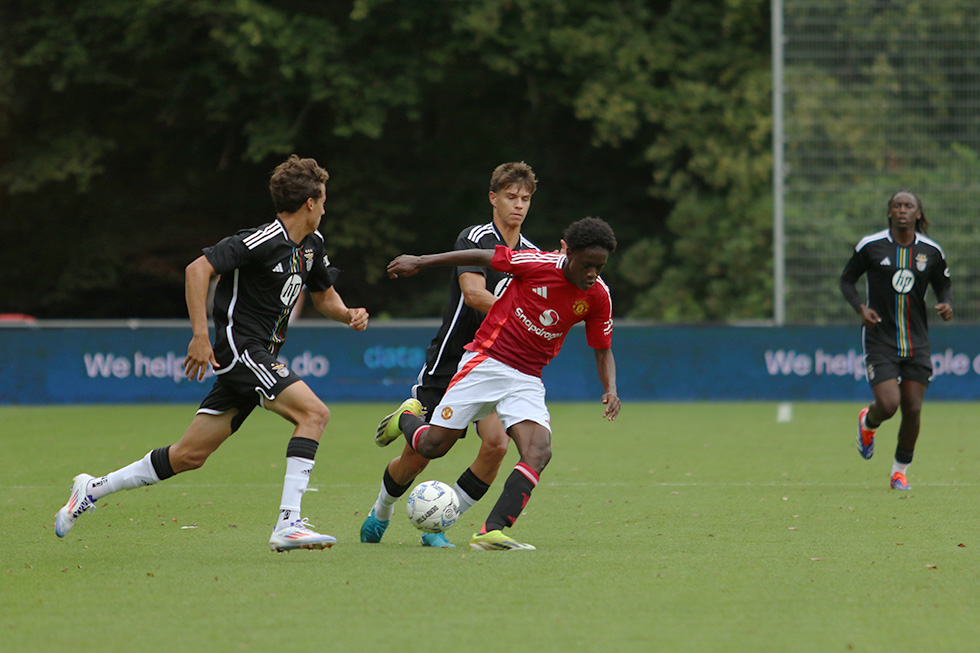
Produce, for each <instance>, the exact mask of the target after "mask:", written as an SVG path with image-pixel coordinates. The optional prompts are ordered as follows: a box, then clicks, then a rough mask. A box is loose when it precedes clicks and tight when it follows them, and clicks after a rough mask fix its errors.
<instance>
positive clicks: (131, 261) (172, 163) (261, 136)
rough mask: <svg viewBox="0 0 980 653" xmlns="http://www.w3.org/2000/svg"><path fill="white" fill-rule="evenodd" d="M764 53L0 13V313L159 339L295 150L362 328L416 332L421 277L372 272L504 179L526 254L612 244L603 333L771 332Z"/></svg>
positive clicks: (440, 30) (445, 24)
mask: <svg viewBox="0 0 980 653" xmlns="http://www.w3.org/2000/svg"><path fill="white" fill-rule="evenodd" d="M769 29H770V27H769V2H768V1H767V0H688V1H687V2H683V3H681V2H649V0H618V1H616V2H609V1H608V0H469V1H467V2H459V1H458V0H430V1H429V2H425V3H416V2H397V1H394V0H353V1H336V2H335V1H333V0H331V1H330V2H308V1H303V0H240V1H237V2H228V1H227V0H76V1H75V2H72V3H65V2H62V1H61V0H33V1H31V2H26V1H18V0H8V1H7V2H4V3H3V4H2V5H0V218H2V219H0V242H2V243H3V245H2V249H3V261H4V265H3V266H2V268H0V276H2V283H0V313H2V312H18V313H28V314H32V315H36V316H38V317H43V318H128V317H141V318H164V317H177V318H179V317H182V316H184V315H185V314H186V311H185V308H184V300H183V268H184V266H185V265H186V264H187V263H188V262H190V261H191V260H193V258H195V257H196V256H197V255H198V254H199V252H200V249H201V248H202V247H204V246H207V245H210V244H213V243H214V242H216V241H217V240H218V239H220V238H221V237H223V236H225V235H227V234H229V233H232V232H233V231H235V230H236V229H238V228H243V227H248V226H256V225H258V224H261V223H263V222H267V221H268V220H270V219H271V218H272V217H273V207H272V203H271V200H270V199H269V196H268V176H269V173H270V172H271V170H272V168H273V167H275V165H276V164H277V163H279V162H280V161H282V160H283V159H284V158H285V157H286V156H288V155H289V154H291V153H294V152H295V153H297V154H300V155H301V156H311V157H314V158H316V159H317V160H318V161H319V162H320V163H321V165H323V166H324V167H325V168H327V170H328V171H329V172H330V175H331V179H330V181H329V182H328V200H327V205H326V211H327V212H326V215H325V216H324V219H323V223H322V225H321V232H322V233H323V234H324V236H325V238H326V241H327V246H328V252H329V253H330V256H331V259H332V262H333V263H334V264H335V265H337V266H338V267H339V268H341V269H342V270H343V274H342V275H341V277H340V278H339V280H338V282H337V284H338V288H339V289H340V290H341V292H342V294H343V295H344V297H345V298H346V299H347V300H348V301H349V302H350V303H352V304H355V305H364V306H366V307H367V308H368V310H370V311H371V313H372V315H373V316H375V317H384V316H389V317H423V316H436V315H438V314H440V312H441V307H442V302H443V301H444V297H445V286H446V283H447V282H448V274H447V273H446V272H445V271H442V272H427V273H425V274H424V275H423V276H422V278H423V279H428V282H425V281H422V282H419V281H415V282H412V285H411V286H410V289H409V290H406V287H405V286H404V285H398V284H394V283H391V282H388V281H387V279H386V278H385V275H384V269H385V264H386V262H387V261H388V260H389V259H390V258H392V257H393V256H394V255H396V254H398V253H400V252H412V253H425V252H434V251H441V250H444V249H447V248H449V247H451V246H452V243H453V242H454V240H455V238H456V235H457V234H458V233H459V231H460V230H461V229H462V228H463V227H464V226H466V225H469V224H473V223H477V222H483V221H486V220H489V218H490V206H489V204H488V202H487V197H486V193H487V190H488V182H489V177H490V172H491V171H492V169H493V168H494V167H495V166H496V165H497V164H499V163H502V162H504V161H512V160H523V161H527V162H528V163H530V164H531V165H532V167H533V168H534V169H535V171H536V173H537V175H538V178H539V190H538V192H537V193H536V194H535V196H534V199H533V202H532V207H531V210H530V213H529V217H528V220H527V222H526V225H525V230H524V231H525V234H526V235H527V236H528V237H529V238H530V239H531V240H532V241H534V242H535V243H536V244H538V245H539V246H540V247H542V248H546V249H550V248H555V247H557V246H558V240H559V238H560V237H561V233H562V230H563V229H564V227H565V226H567V225H568V224H569V223H570V222H572V221H573V220H576V219H578V218H581V217H585V216H587V215H596V216H599V217H602V218H604V219H605V220H607V221H608V222H609V223H610V224H611V225H612V226H613V228H614V229H615V231H616V233H617V236H618V239H619V243H620V248H619V250H618V251H617V253H616V254H614V255H613V257H612V258H611V262H610V264H609V266H608V267H607V270H606V272H605V273H604V276H605V277H606V279H607V281H608V282H609V284H610V286H611V287H612V289H613V295H614V302H615V304H614V308H615V313H616V315H617V316H619V317H630V318H640V319H652V320H659V321H667V322H695V321H725V320H735V319H765V318H768V317H770V316H771V312H772V282H771V275H772V266H771V259H772V255H771V247H772V245H771V231H770V229H771V219H772V218H771V216H772V210H771V166H772V157H771V128H772V124H771V112H770V102H771V100H770V92H771V83H770V44H769Z"/></svg>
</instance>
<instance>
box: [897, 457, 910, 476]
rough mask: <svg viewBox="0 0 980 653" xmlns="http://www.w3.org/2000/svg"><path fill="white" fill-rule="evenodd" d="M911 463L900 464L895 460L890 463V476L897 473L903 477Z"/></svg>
mask: <svg viewBox="0 0 980 653" xmlns="http://www.w3.org/2000/svg"><path fill="white" fill-rule="evenodd" d="M911 464H912V463H900V462H898V461H897V460H896V461H893V462H892V474H894V473H895V472H898V473H899V474H901V475H903V476H905V475H906V473H905V472H906V471H908V468H909V465H911Z"/></svg>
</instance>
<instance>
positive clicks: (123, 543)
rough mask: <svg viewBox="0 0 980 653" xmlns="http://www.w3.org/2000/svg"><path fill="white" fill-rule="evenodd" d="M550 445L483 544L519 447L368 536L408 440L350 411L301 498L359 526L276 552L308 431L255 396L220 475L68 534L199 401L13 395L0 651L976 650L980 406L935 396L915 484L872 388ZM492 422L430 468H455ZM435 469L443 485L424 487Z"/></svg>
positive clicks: (358, 409)
mask: <svg viewBox="0 0 980 653" xmlns="http://www.w3.org/2000/svg"><path fill="white" fill-rule="evenodd" d="M551 408H552V412H553V426H554V441H553V445H554V457H553V459H552V462H551V465H550V466H549V468H548V469H547V470H546V471H545V473H544V474H543V476H542V480H541V484H540V485H539V486H538V488H537V490H536V491H535V493H534V497H533V499H532V500H531V502H530V504H529V505H528V507H527V509H526V510H525V512H524V514H523V515H522V517H521V519H520V520H519V521H518V523H517V525H516V527H515V529H514V530H513V533H514V535H515V536H516V537H518V538H519V539H523V540H525V541H528V542H530V543H532V544H534V545H536V546H537V547H538V550H537V551H534V552H527V553H524V552H521V553H497V552H482V551H481V552H477V551H471V550H470V549H469V548H468V547H465V544H466V541H467V540H468V537H469V535H470V534H471V533H472V532H473V531H474V530H476V529H477V528H478V526H479V524H480V523H482V521H483V518H484V517H485V516H486V514H487V512H488V511H489V509H490V506H491V505H492V501H494V500H495V499H496V496H497V494H498V493H499V490H500V486H501V483H502V480H503V478H505V477H506V475H507V473H508V470H509V469H510V467H511V466H512V465H513V464H514V463H515V462H516V460H517V457H516V452H515V451H511V452H510V454H509V455H508V458H507V461H506V462H505V467H504V470H503V471H502V473H501V477H500V480H499V481H498V482H497V483H496V484H495V485H494V486H493V488H492V489H491V492H490V494H489V495H488V496H487V497H486V498H485V499H484V501H483V502H481V504H480V505H478V506H477V507H476V508H474V509H473V510H471V511H470V512H468V513H466V514H465V515H464V516H463V517H462V518H461V520H460V522H459V523H458V524H457V525H456V526H455V527H454V528H453V529H452V530H451V531H450V532H449V533H448V535H449V537H450V539H451V540H453V541H454V542H456V543H457V544H460V545H462V546H460V547H459V548H456V549H449V550H432V549H423V548H421V547H420V546H418V533H417V532H416V531H415V530H414V529H413V528H412V527H411V526H410V525H409V523H408V521H407V519H405V518H404V517H403V514H404V512H403V510H404V508H403V507H402V505H403V504H400V505H399V509H398V512H397V513H396V518H395V520H394V521H393V522H392V525H391V526H390V528H389V529H388V532H387V534H386V536H385V540H384V542H382V543H381V544H378V545H366V544H361V543H360V542H359V541H358V530H359V527H360V524H361V521H362V520H363V519H364V516H365V515H366V513H367V511H368V510H369V509H370V507H371V504H372V502H373V500H374V498H375V496H376V495H377V490H378V486H379V484H380V481H381V474H382V471H383V468H384V465H385V463H386V462H387V461H388V460H389V459H390V458H391V456H393V455H395V453H396V447H395V446H392V447H390V448H388V449H383V450H382V449H378V448H377V447H375V446H374V444H373V431H374V426H375V425H376V423H377V420H378V419H379V418H380V417H381V416H383V415H384V413H385V412H387V411H388V410H390V407H389V406H387V405H378V404H355V405H349V404H344V405H332V406H331V410H332V414H333V417H332V419H331V422H330V425H329V426H328V428H327V435H326V437H325V438H324V441H323V443H322V444H321V447H320V450H319V453H318V455H317V466H316V468H315V470H314V472H313V479H312V483H311V487H312V488H313V489H315V490H316V491H315V492H309V493H307V495H306V497H305V498H304V503H303V515H304V516H305V517H308V518H309V519H310V521H311V522H312V523H313V524H314V525H316V526H317V527H318V529H319V530H321V532H327V533H330V534H332V535H334V536H336V537H337V538H338V540H339V542H338V544H337V545H336V546H334V547H333V548H332V549H329V550H324V551H295V552H291V553H288V554H274V553H272V552H270V551H269V548H268V544H267V542H268V537H269V533H270V531H271V527H272V524H273V520H274V518H275V516H276V514H277V509H278V506H279V497H280V492H281V484H282V475H283V471H284V454H285V448H286V441H287V438H288V436H289V433H290V428H289V426H288V425H287V424H286V423H285V422H284V421H282V420H281V419H279V418H277V417H275V416H273V415H270V414H268V413H264V412H263V411H257V412H256V413H255V414H254V415H253V416H252V417H251V418H249V420H248V421H247V422H246V424H245V426H244V427H243V428H242V430H241V431H240V432H239V433H238V434H236V435H235V436H234V437H233V438H232V439H231V440H229V441H228V442H227V443H226V444H225V445H224V446H223V447H222V449H221V450H219V451H218V452H217V453H216V454H215V455H214V456H213V457H212V458H211V460H209V461H208V464H207V465H206V466H205V467H204V468H203V469H201V470H199V471H195V472H191V473H188V474H184V475H181V476H178V477H175V478H173V479H170V480H168V481H166V482H164V483H161V484H159V485H156V486H153V487H149V488H145V489H141V490H133V491H128V492H121V493H118V494H115V495H112V496H110V497H107V498H106V499H103V500H102V501H101V502H100V505H99V509H98V510H97V511H95V512H94V513H91V514H85V515H83V516H82V517H81V518H80V519H79V521H78V524H77V525H76V526H75V528H74V530H72V531H71V533H70V534H69V535H68V537H66V538H65V539H64V540H59V539H58V538H57V537H55V534H54V528H53V526H52V522H53V518H54V513H55V511H56V510H57V509H58V508H59V507H60V506H61V505H62V504H63V503H64V502H65V500H66V499H67V494H68V487H69V484H70V481H71V478H72V476H74V475H75V474H76V473H79V472H82V471H85V472H88V473H92V474H103V473H105V472H108V471H110V470H112V469H115V468H118V467H120V466H122V465H125V464H127V463H129V462H131V461H133V460H135V459H136V458H138V457H141V456H143V455H144V454H145V453H146V452H147V451H149V450H150V449H153V448H155V447H158V446H162V445H166V444H169V443H170V442H172V441H174V440H175V439H176V438H177V437H179V435H180V434H181V433H182V432H183V430H184V428H185V426H186V424H187V422H188V421H189V419H190V418H191V416H192V412H193V407H192V406H87V407H3V408H0V453H2V455H0V485H2V487H3V494H4V495H5V497H6V499H5V501H3V503H2V506H3V512H2V515H3V517H2V520H0V525H2V538H0V574H2V575H0V579H2V580H0V583H2V584H0V587H2V592H0V650H2V651H55V650H99V651H132V650H140V651H171V650H180V651H205V650H207V651H239V650H241V651H269V650H288V649H289V648H294V647H295V648H303V649H307V648H310V649H313V650H317V651H320V650H326V651H399V652H412V651H439V652H449V651H469V652H471V653H473V652H477V651H508V650H509V651H536V652H537V651H902V652H906V651H974V650H977V647H978V646H980V644H978V641H980V611H978V608H980V590H978V582H977V581H978V576H980V571H978V570H980V537H978V535H980V525H978V519H977V516H978V515H977V513H978V506H980V482H978V478H977V470H978V469H980V447H978V446H977V445H976V434H977V433H978V431H980V429H978V421H980V420H978V416H980V411H978V407H977V405H976V404H965V403H945V404H944V403H938V402H937V403H929V402H928V401H927V403H926V408H925V411H924V415H923V432H922V436H921V438H920V442H919V446H918V448H917V452H916V454H917V459H916V461H915V463H914V464H913V465H912V467H911V468H910V470H909V471H910V473H909V480H910V482H911V484H912V486H913V491H912V492H908V493H899V492H895V491H892V490H890V489H889V487H888V474H889V470H890V465H891V454H892V452H893V451H894V446H895V431H896V428H897V419H896V420H893V421H892V422H889V423H887V424H886V425H884V426H883V427H882V429H881V430H880V431H879V440H878V443H877V454H876V456H875V457H874V458H873V459H872V460H871V461H864V460H862V459H861V458H860V457H859V456H858V454H857V453H856V451H855V449H854V443H853V440H854V435H853V431H854V424H855V416H856V413H857V410H858V408H859V406H858V405H856V404H837V403H815V404H795V405H794V406H793V408H794V410H793V413H794V414H793V421H792V422H790V423H777V422H776V413H777V407H776V404H774V403H751V404H745V403H732V404H722V403H696V404H657V403H633V404H630V403H627V404H625V406H624V409H623V413H622V415H621V416H620V418H619V420H617V421H616V422H615V423H612V424H610V423H606V422H605V421H604V420H602V419H601V412H602V406H601V405H600V404H598V403H595V404H554V405H552V406H551ZM475 452H476V446H475V443H474V441H473V439H472V437H471V438H468V439H466V440H463V441H461V442H460V443H459V444H457V446H456V448H455V449H454V450H453V451H452V452H450V454H449V455H448V456H447V457H446V458H444V459H442V460H438V461H435V462H433V463H432V464H431V465H430V466H429V468H428V470H427V471H426V472H425V475H426V477H432V478H439V479H441V480H444V481H447V482H449V483H452V482H454V481H455V478H456V477H457V476H458V474H459V472H461V471H462V470H463V469H464V468H465V467H466V466H467V465H468V464H469V463H470V462H471V459H472V456H473V455H474V454H475ZM420 480H422V479H420Z"/></svg>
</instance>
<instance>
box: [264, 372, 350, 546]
mask: <svg viewBox="0 0 980 653" xmlns="http://www.w3.org/2000/svg"><path fill="white" fill-rule="evenodd" d="M265 407H266V408H268V409H269V410H271V411H273V412H275V413H276V414H278V415H281V416H283V417H285V418H286V419H287V420H289V421H290V422H292V423H293V424H295V425H296V428H295V429H294V430H293V437H292V438H290V439H289V443H288V444H287V445H286V475H285V478H284V480H283V486H282V500H281V501H280V504H279V520H278V522H277V523H276V526H275V528H274V529H273V531H272V536H271V537H270V538H269V547H270V548H271V549H272V550H273V551H278V552H282V551H291V550H293V549H323V548H325V547H327V548H329V547H331V546H333V545H334V543H335V542H336V541H337V539H336V538H334V537H333V536H331V535H325V534H322V533H317V532H316V531H314V530H313V528H312V525H311V524H310V523H309V522H308V521H307V520H306V519H303V518H302V516H301V504H302V499H303V494H305V493H306V489H307V487H309V484H310V475H311V474H312V472H313V465H314V458H315V456H316V450H317V447H318V446H319V444H320V438H321V436H322V435H323V430H324V429H325V428H326V427H327V422H328V421H329V420H330V410H329V409H328V408H327V407H326V406H325V405H324V404H323V402H322V401H320V398H319V397H317V396H316V394H315V393H314V392H313V391H312V390H311V389H310V387H309V386H308V385H306V383H304V382H302V381H299V382H296V383H293V384H291V385H289V386H288V387H286V388H285V389H284V390H282V392H280V393H279V396H277V397H276V398H275V399H274V400H272V401H266V402H265Z"/></svg>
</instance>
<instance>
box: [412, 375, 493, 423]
mask: <svg viewBox="0 0 980 653" xmlns="http://www.w3.org/2000/svg"><path fill="white" fill-rule="evenodd" d="M423 374H424V372H423ZM431 379H432V377H428V376H427V377H425V378H424V380H423V383H422V384H421V385H416V386H413V387H412V397H414V398H415V399H418V400H419V403H420V404H422V411H423V412H422V418H423V419H424V420H425V421H426V422H428V421H429V416H430V415H432V413H433V412H434V411H435V409H436V406H438V405H439V402H440V401H442V396H443V395H444V394H446V388H448V387H449V381H451V379H445V383H444V384H442V383H433V382H432V381H431ZM468 430H469V429H465V430H464V431H463V433H462V435H460V436H459V437H461V438H465V437H466V433H467V431H468ZM477 434H478V435H479V433H477Z"/></svg>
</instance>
